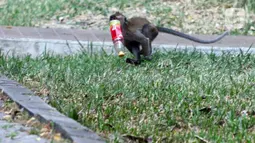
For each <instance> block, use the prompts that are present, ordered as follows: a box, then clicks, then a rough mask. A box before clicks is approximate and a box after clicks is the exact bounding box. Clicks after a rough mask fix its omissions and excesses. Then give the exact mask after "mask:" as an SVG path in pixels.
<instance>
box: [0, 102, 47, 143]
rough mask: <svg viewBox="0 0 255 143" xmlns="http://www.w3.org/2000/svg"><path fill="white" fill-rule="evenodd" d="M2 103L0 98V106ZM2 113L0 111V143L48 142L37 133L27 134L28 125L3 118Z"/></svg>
mask: <svg viewBox="0 0 255 143" xmlns="http://www.w3.org/2000/svg"><path fill="white" fill-rule="evenodd" d="M2 105H3V101H2V100H0V107H1V106H2ZM4 115H5V114H4V113H3V112H0V143H50V141H49V140H47V139H44V138H41V137H40V136H38V135H30V134H28V131H29V130H30V129H31V128H29V127H25V126H23V125H21V124H19V123H11V122H8V121H5V120H3V117H4Z"/></svg>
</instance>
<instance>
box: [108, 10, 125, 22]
mask: <svg viewBox="0 0 255 143" xmlns="http://www.w3.org/2000/svg"><path fill="white" fill-rule="evenodd" d="M111 20H119V21H120V23H121V24H123V23H124V22H126V21H127V19H126V17H125V16H124V15H123V14H121V13H120V12H116V13H115V14H113V15H111V16H110V21H111Z"/></svg>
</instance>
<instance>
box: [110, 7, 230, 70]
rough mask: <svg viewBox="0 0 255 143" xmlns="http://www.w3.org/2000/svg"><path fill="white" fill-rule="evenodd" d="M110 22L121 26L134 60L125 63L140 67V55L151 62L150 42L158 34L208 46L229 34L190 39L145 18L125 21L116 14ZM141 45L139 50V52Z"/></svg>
mask: <svg viewBox="0 0 255 143" xmlns="http://www.w3.org/2000/svg"><path fill="white" fill-rule="evenodd" d="M109 19H110V21H111V20H119V21H120V24H121V29H122V34H123V39H124V40H123V42H122V43H123V45H124V46H125V47H126V48H127V49H128V51H129V52H131V53H132V54H133V55H134V57H135V58H134V59H131V58H127V59H126V63H129V64H134V65H140V64H141V55H143V56H144V59H145V60H151V59H152V58H151V54H152V46H151V45H152V42H153V41H154V40H155V38H156V37H157V36H158V34H159V32H163V33H167V34H172V35H175V36H179V37H181V38H185V39H188V40H191V41H194V42H198V43H203V44H210V43H215V42H217V41H219V40H221V39H222V38H223V37H225V36H226V35H228V34H229V31H225V32H224V33H223V34H221V35H220V36H218V37H217V38H215V39H213V40H202V39H198V38H196V37H192V36H190V35H187V34H185V33H181V32H179V31H176V30H173V29H170V28H165V27H160V26H155V25H154V24H152V23H151V22H149V21H148V20H147V19H146V18H143V17H132V18H130V19H127V18H126V17H125V16H124V15H123V14H122V13H120V12H116V13H114V14H112V15H110V18H109ZM140 45H141V47H142V48H141V50H140Z"/></svg>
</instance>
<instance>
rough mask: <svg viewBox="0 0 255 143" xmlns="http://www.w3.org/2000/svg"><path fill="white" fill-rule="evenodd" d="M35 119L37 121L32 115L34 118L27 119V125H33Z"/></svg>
mask: <svg viewBox="0 0 255 143" xmlns="http://www.w3.org/2000/svg"><path fill="white" fill-rule="evenodd" d="M34 121H36V118H34V117H32V118H30V119H29V120H28V121H27V123H26V125H27V126H28V125H32V124H33V123H32V122H34Z"/></svg>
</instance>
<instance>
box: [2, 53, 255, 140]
mask: <svg viewBox="0 0 255 143" xmlns="http://www.w3.org/2000/svg"><path fill="white" fill-rule="evenodd" d="M254 63H255V56H254V55H250V54H245V53H242V54H240V55H237V56H233V55H230V54H223V55H222V56H216V55H214V54H201V53H199V52H195V51H194V52H191V53H187V52H178V51H172V52H169V53H166V54H164V53H156V54H155V55H154V59H153V61H151V62H145V63H143V64H142V65H141V66H137V67H136V66H131V65H127V64H126V63H125V62H124V60H121V59H119V58H117V57H114V56H106V55H103V56H98V55H87V54H84V53H83V54H78V55H73V56H66V57H61V56H54V57H52V56H50V55H49V54H44V55H43V56H42V57H38V58H35V59H32V58H30V57H29V56H27V57H25V58H18V57H13V58H7V57H5V56H0V71H1V73H2V74H5V75H7V76H9V77H10V78H12V79H15V80H18V81H19V82H21V83H23V84H24V85H26V86H28V87H29V88H31V89H35V90H37V91H41V90H42V89H44V90H47V91H49V97H50V99H51V100H50V104H51V105H52V106H54V107H56V108H57V109H58V110H59V111H60V112H62V113H64V114H65V115H67V116H69V117H71V118H73V119H75V120H77V121H79V122H80V123H82V124H83V125H85V126H88V127H90V128H91V129H93V130H94V131H96V132H98V133H100V134H101V135H102V136H104V137H106V138H107V140H108V141H109V142H120V141H121V140H122V139H126V138H129V139H134V138H136V139H143V140H146V139H150V140H151V139H152V140H153V141H154V142H156V141H159V142H162V141H166V142H173V141H174V142H184V141H197V140H200V141H202V140H204V141H212V142H245V141H247V142H249V141H250V142H252V141H253V142H254V140H255V138H254V133H255V126H254V125H255V116H254V115H255V113H254V112H255V111H254V104H253V103H254V102H255V101H254V100H255V98H254V93H255V88H254V83H255V64H254ZM40 96H43V95H40ZM123 136H125V137H123Z"/></svg>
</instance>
